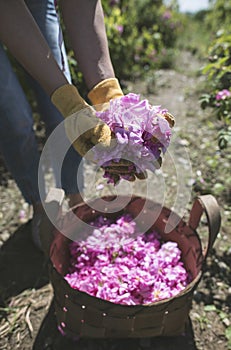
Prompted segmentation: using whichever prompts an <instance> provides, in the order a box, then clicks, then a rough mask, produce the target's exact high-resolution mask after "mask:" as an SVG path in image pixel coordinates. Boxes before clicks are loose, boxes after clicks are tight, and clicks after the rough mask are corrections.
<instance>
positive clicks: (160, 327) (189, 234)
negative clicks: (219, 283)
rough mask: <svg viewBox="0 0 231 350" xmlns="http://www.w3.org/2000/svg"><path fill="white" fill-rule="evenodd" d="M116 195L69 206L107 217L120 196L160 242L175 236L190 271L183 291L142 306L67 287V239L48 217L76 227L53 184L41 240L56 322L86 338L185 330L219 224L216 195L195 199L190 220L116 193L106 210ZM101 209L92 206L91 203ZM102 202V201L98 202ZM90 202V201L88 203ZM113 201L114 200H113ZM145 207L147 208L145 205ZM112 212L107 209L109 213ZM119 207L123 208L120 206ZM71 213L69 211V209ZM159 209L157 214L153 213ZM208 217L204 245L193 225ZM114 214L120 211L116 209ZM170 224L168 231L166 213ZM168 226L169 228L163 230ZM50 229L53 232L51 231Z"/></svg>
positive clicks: (87, 215) (82, 214) (88, 216)
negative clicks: (113, 300)
mask: <svg viewBox="0 0 231 350" xmlns="http://www.w3.org/2000/svg"><path fill="white" fill-rule="evenodd" d="M114 199H115V197H113V196H111V197H110V196H108V197H105V198H104V201H103V203H104V208H102V201H101V200H102V199H100V200H95V201H94V203H93V204H94V205H93V206H92V205H89V204H81V205H79V206H77V207H76V208H75V209H73V212H74V214H75V215H76V216H77V217H78V218H79V219H81V221H82V222H86V223H87V222H90V221H91V220H92V219H94V218H95V217H96V216H97V215H99V214H100V213H102V211H103V213H104V215H105V216H108V217H110V216H113V215H114V216H115V213H116V206H118V208H119V207H120V206H119V205H118V201H120V199H121V200H122V202H123V201H124V202H125V203H126V205H125V206H124V208H123V209H122V212H123V213H129V214H131V215H132V216H133V217H136V218H139V219H138V220H139V221H140V222H139V224H140V225H141V226H142V225H144V226H145V225H147V226H149V227H151V228H153V229H155V230H156V231H157V232H158V233H159V234H160V236H161V239H162V240H163V241H174V242H176V243H177V244H178V246H179V248H180V250H181V253H182V261H183V263H184V266H185V268H186V269H187V271H188V273H189V274H190V276H191V278H192V279H191V282H190V283H189V284H188V285H187V286H186V287H185V289H184V290H183V291H181V292H180V293H179V294H177V295H176V296H174V297H171V298H168V299H164V300H161V301H157V302H155V303H152V304H145V305H129V306H128V305H120V304H115V303H112V302H110V301H106V300H103V299H100V298H96V297H94V296H91V295H89V294H87V293H85V292H81V291H78V290H76V289H73V288H71V287H70V285H69V284H68V283H67V281H66V280H65V279H64V276H65V274H66V273H67V269H68V264H69V259H70V257H69V248H68V246H69V243H70V242H71V240H70V239H69V238H67V237H66V235H63V234H61V233H60V232H59V231H58V230H57V229H56V228H55V227H53V226H52V224H51V221H53V222H54V220H57V221H59V227H63V228H64V231H66V232H69V233H68V237H71V232H75V230H77V231H78V229H79V228H78V227H75V223H74V222H73V214H72V213H73V212H68V213H66V214H63V213H62V200H63V192H62V190H58V189H54V190H53V191H51V192H50V193H49V195H48V197H47V200H46V210H47V212H48V213H49V218H51V217H52V220H51V221H50V220H49V221H47V222H44V228H43V233H44V234H42V237H41V239H42V244H43V247H44V251H45V253H46V254H47V255H48V256H49V273H50V280H51V283H52V285H53V289H54V304H55V312H56V319H57V326H59V328H60V329H61V331H62V332H63V333H64V334H66V335H67V336H71V337H76V336H79V337H85V338H140V337H155V336H175V335H180V334H182V333H183V332H184V331H185V326H186V323H187V320H188V316H189V311H190V308H191V304H192V298H193V292H194V290H195V289H196V287H197V285H198V283H199V281H200V279H201V277H202V271H203V265H204V264H205V262H206V257H207V254H208V253H209V251H210V249H211V247H212V246H213V243H214V241H215V239H216V236H217V233H218V232H219V228H220V211H219V207H218V205H217V202H216V200H215V198H214V197H213V196H211V195H204V196H200V197H198V198H196V199H195V201H194V203H193V206H192V209H191V212H190V216H189V220H188V222H186V221H184V219H181V218H180V217H179V216H178V215H177V214H176V213H174V212H173V211H171V210H170V209H168V208H166V207H161V206H160V204H158V203H155V202H153V201H151V200H147V199H145V198H141V197H137V196H134V197H131V198H127V197H126V196H124V197H123V196H122V197H118V198H117V200H116V201H115V208H114V209H115V210H111V206H110V210H107V203H108V204H109V203H110V204H111V203H113V201H114ZM97 201H99V206H100V211H99V212H98V211H97V210H95V209H94V210H93V209H92V207H94V208H98V206H97ZM100 201H101V202H100ZM91 204H92V203H91ZM112 206H113V204H112ZM144 208H145V209H144ZM109 211H110V213H108V212H109ZM120 212H121V210H120ZM70 213H71V214H70ZM155 213H158V216H157V217H155V220H153V217H154V216H155ZM203 213H205V214H206V217H207V226H208V240H207V244H206V247H203V246H202V240H201V239H200V237H199V235H198V233H197V231H196V230H197V228H198V225H199V223H200V219H201V216H202V214H203ZM117 215H118V213H117ZM170 215H171V217H172V219H171V222H176V223H177V224H176V225H173V224H172V228H171V226H170V230H169V223H168V221H169V217H170ZM166 225H168V233H165V231H166ZM50 231H52V235H49V232H50Z"/></svg>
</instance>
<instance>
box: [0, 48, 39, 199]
mask: <svg viewBox="0 0 231 350" xmlns="http://www.w3.org/2000/svg"><path fill="white" fill-rule="evenodd" d="M0 71H1V78H0V90H1V95H0V150H1V152H2V153H3V157H4V160H5V162H6V165H7V167H8V168H9V170H10V172H11V174H12V176H13V177H14V179H15V181H16V183H17V185H18V187H19V189H20V190H21V192H22V195H23V197H24V198H25V200H26V201H27V202H28V203H30V204H34V203H36V202H38V201H40V195H39V190H38V164H39V152H38V149H37V143H36V139H35V134H34V131H33V118H32V112H31V109H30V106H29V104H28V102H27V100H26V97H25V94H24V92H23V90H22V88H21V86H20V84H19V82H18V79H17V77H16V75H15V73H14V71H13V69H12V67H11V64H10V62H9V60H8V57H7V55H6V53H5V51H4V49H3V47H2V46H1V45H0ZM40 187H41V195H42V196H43V197H45V188H44V183H42V184H41V186H40Z"/></svg>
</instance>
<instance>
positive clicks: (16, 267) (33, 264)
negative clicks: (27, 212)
mask: <svg viewBox="0 0 231 350" xmlns="http://www.w3.org/2000/svg"><path fill="white" fill-rule="evenodd" d="M48 281H49V279H48V274H47V268H46V261H45V260H44V256H43V254H42V253H41V252H40V251H39V250H38V249H37V248H36V247H35V246H34V244H33V242H32V240H31V222H28V223H26V224H25V225H22V226H20V227H19V228H18V229H17V230H16V231H15V232H14V234H13V235H12V236H11V237H10V238H9V239H8V240H7V241H6V242H5V243H4V244H3V246H2V247H1V250H0V292H1V301H0V304H1V305H2V306H3V304H4V301H5V300H7V299H9V298H10V297H13V296H16V295H18V294H19V293H21V292H22V291H24V290H26V289H38V288H41V287H42V286H44V285H45V284H47V283H48Z"/></svg>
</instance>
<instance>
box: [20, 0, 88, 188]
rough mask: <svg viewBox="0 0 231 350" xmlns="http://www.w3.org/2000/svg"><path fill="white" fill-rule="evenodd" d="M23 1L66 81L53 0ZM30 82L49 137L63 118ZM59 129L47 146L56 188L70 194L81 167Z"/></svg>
mask: <svg viewBox="0 0 231 350" xmlns="http://www.w3.org/2000/svg"><path fill="white" fill-rule="evenodd" d="M26 3H27V5H28V7H29V9H30V11H31V13H32V15H33V17H34V18H35V20H36V22H37V23H38V25H39V27H40V30H41V31H42V33H43V35H44V36H45V38H46V40H47V43H48V45H49V47H50V48H51V50H52V53H53V55H54V57H55V59H56V61H57V62H58V64H59V66H60V67H61V68H62V69H63V71H64V73H65V75H66V78H67V79H68V81H71V77H70V71H69V68H68V63H67V56H66V51H65V47H64V43H63V41H62V40H60V39H61V38H60V34H61V28H60V24H59V19H58V17H57V13H56V9H55V7H54V1H53V0H44V1H43V2H41V1H40V2H38V1H37V0H27V1H26ZM31 83H32V85H33V88H34V90H35V93H36V97H37V101H38V108H39V111H40V114H41V117H42V119H43V120H44V122H45V124H46V130H47V136H49V135H50V134H51V132H52V131H53V130H54V129H55V128H56V127H57V125H59V124H60V123H61V122H62V121H63V117H62V115H61V114H60V113H59V112H58V110H57V109H56V108H55V107H54V105H53V104H52V103H51V101H50V98H49V97H48V96H47V94H46V93H45V92H44V90H43V89H42V88H41V87H40V86H39V84H38V83H37V82H35V81H32V82H31ZM59 132H60V137H59V140H60V142H58V143H55V144H54V146H53V147H51V149H50V160H51V164H52V168H53V171H54V175H55V178H56V185H57V187H62V188H63V189H64V190H65V192H66V194H71V195H74V194H76V193H78V192H79V191H82V190H83V169H79V174H80V176H79V180H80V181H79V185H77V183H76V174H77V171H78V168H79V167H80V166H81V165H80V162H81V157H80V156H79V155H78V153H77V152H76V151H75V150H74V149H73V147H71V145H70V142H69V141H68V139H67V137H66V135H65V130H64V128H61V129H60V130H59ZM64 144H65V145H70V148H69V151H68V152H67V155H66V157H65V159H64V162H63V166H62V176H61V181H60V179H59V178H58V177H59V176H58V173H59V169H57V164H59V157H60V154H61V151H62V149H63V147H64V146H65V145H64Z"/></svg>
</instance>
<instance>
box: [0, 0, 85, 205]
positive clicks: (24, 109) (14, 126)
mask: <svg viewBox="0 0 231 350" xmlns="http://www.w3.org/2000/svg"><path fill="white" fill-rule="evenodd" d="M26 4H27V6H28V8H29V9H30V11H31V13H32V15H33V17H34V18H35V20H36V22H37V24H38V25H39V27H40V30H41V31H42V33H43V35H44V37H45V38H46V40H47V42H48V44H49V46H50V48H51V50H52V52H53V55H54V57H55V59H56V60H57V62H58V64H59V66H60V67H61V68H62V69H63V71H64V74H65V75H66V77H67V79H68V80H69V81H70V79H71V78H70V72H69V69H68V64H67V58H66V52H65V48H64V44H62V46H61V47H60V39H59V35H60V33H61V32H60V25H59V19H58V18H57V14H56V10H55V7H54V1H53V0H40V1H38V0H26ZM25 74H26V75H27V73H25ZM27 77H28V75H27ZM28 82H29V84H30V87H31V89H32V90H33V92H34V93H35V96H36V100H37V106H38V110H39V113H40V116H41V119H42V120H43V121H44V123H45V127H46V135H47V136H49V135H50V134H51V132H52V131H53V130H54V129H55V128H56V126H57V125H59V124H60V122H61V121H63V117H62V115H61V114H60V113H59V112H58V110H57V109H56V108H55V106H54V105H53V104H52V103H51V101H50V98H49V96H47V95H46V93H45V92H44V90H43V89H42V88H41V87H40V86H39V84H38V83H37V82H36V81H34V80H33V79H32V78H31V77H29V79H28ZM33 124H34V120H33V115H32V110H31V107H30V105H29V103H28V101H27V98H26V96H25V93H24V90H23V88H22V86H21V85H20V82H19V80H18V78H17V76H16V74H15V72H14V69H13V67H12V65H11V63H10V60H9V59H8V56H7V53H6V51H5V50H4V48H3V46H2V45H1V44H0V151H1V152H2V154H3V157H4V160H5V163H6V166H7V167H8V169H9V171H10V172H11V174H12V176H13V177H14V179H15V181H16V183H17V185H18V187H19V189H20V191H21V193H22V195H23V197H24V198H25V200H26V201H27V202H28V203H30V204H33V203H36V202H39V201H40V200H44V198H45V196H46V188H45V181H42V182H41V181H40V184H39V188H40V191H39V188H38V166H39V159H40V152H39V150H38V144H37V141H36V136H35V133H34V130H33ZM59 132H60V133H61V134H60V142H58V143H56V144H55V145H54V146H53V147H51V148H50V149H49V153H50V154H49V158H50V162H51V166H52V169H53V172H54V177H55V178H56V186H57V187H61V188H63V189H64V190H65V192H66V194H71V193H78V192H79V191H81V190H82V189H83V174H82V171H80V169H78V168H79V167H82V163H81V164H80V162H81V157H80V156H79V155H78V153H77V152H76V151H75V150H74V149H73V147H72V146H70V148H69V149H68V152H67V154H66V156H65V158H64V161H63V166H62V173H61V177H60V176H58V175H57V174H58V172H59V171H60V170H59V169H56V164H57V163H58V159H59V154H60V153H62V152H59V150H62V148H63V147H65V144H68V146H69V145H70V143H69V141H68V140H67V138H66V135H65V131H64V128H61V131H59ZM77 171H78V185H77V181H76V178H77V176H76V174H77ZM79 174H81V176H79ZM58 177H60V180H58ZM79 177H81V178H79Z"/></svg>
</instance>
